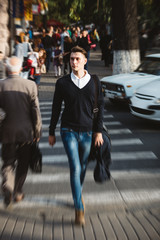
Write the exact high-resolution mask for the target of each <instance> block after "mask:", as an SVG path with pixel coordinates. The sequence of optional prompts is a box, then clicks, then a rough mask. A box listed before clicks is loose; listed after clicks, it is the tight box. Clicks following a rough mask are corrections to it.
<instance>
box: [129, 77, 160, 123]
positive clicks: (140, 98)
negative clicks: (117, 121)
mask: <svg viewBox="0 0 160 240" xmlns="http://www.w3.org/2000/svg"><path fill="white" fill-rule="evenodd" d="M130 109H131V113H132V114H133V115H134V116H136V117H140V118H144V119H149V120H154V121H159V122H160V78H159V80H155V81H152V82H150V83H148V84H145V85H144V86H142V87H140V88H138V89H137V90H136V92H135V93H134V95H133V97H132V98H131V99H130Z"/></svg>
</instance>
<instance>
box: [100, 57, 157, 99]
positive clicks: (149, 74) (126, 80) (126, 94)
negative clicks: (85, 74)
mask: <svg viewBox="0 0 160 240" xmlns="http://www.w3.org/2000/svg"><path fill="white" fill-rule="evenodd" d="M159 78H160V53H159V54H152V55H148V56H147V57H145V59H144V61H143V62H142V63H141V64H140V66H139V67H138V68H137V69H136V70H135V71H134V72H132V73H127V74H118V75H113V76H109V77H104V78H102V79H101V83H102V88H103V91H104V95H105V96H106V97H108V98H109V100H110V101H111V102H119V101H122V100H123V101H127V102H128V101H129V99H130V98H131V97H132V95H133V93H134V92H135V90H136V89H137V88H138V87H140V86H142V85H144V84H146V83H149V82H151V81H154V80H156V79H159Z"/></svg>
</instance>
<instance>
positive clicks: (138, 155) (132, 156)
mask: <svg viewBox="0 0 160 240" xmlns="http://www.w3.org/2000/svg"><path fill="white" fill-rule="evenodd" d="M111 158H112V160H113V161H122V160H137V161H139V160H144V159H146V160H147V159H149V160H151V159H157V157H156V155H155V154H154V153H153V152H151V151H139V152H136V151H135V152H112V153H111ZM67 162H68V160H67V156H66V154H62V155H55V154H54V155H46V156H43V163H44V164H56V163H67Z"/></svg>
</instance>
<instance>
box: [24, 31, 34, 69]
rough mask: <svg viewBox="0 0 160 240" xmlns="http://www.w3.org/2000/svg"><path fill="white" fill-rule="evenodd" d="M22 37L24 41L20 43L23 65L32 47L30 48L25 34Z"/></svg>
mask: <svg viewBox="0 0 160 240" xmlns="http://www.w3.org/2000/svg"><path fill="white" fill-rule="evenodd" d="M23 38H24V41H23V43H22V47H23V56H24V61H23V66H25V65H26V63H27V59H28V52H32V51H33V49H32V46H31V43H30V42H29V37H28V36H26V35H25V36H24V37H23Z"/></svg>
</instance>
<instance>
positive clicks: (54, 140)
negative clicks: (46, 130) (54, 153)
mask: <svg viewBox="0 0 160 240" xmlns="http://www.w3.org/2000/svg"><path fill="white" fill-rule="evenodd" d="M48 143H49V145H51V146H53V145H54V144H55V143H56V137H55V136H51V135H49V137H48Z"/></svg>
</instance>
